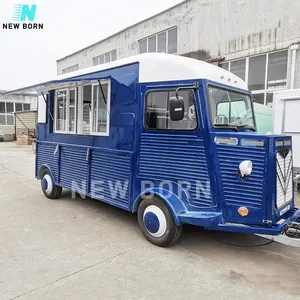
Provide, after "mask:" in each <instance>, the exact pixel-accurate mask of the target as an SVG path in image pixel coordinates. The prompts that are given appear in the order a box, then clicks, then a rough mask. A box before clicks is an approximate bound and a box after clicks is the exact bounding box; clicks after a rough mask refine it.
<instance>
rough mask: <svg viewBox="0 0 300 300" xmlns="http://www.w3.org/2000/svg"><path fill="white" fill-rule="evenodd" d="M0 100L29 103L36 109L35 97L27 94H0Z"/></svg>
mask: <svg viewBox="0 0 300 300" xmlns="http://www.w3.org/2000/svg"><path fill="white" fill-rule="evenodd" d="M0 102H12V103H27V104H31V106H30V107H31V109H37V97H36V96H35V95H29V94H10V95H3V94H0Z"/></svg>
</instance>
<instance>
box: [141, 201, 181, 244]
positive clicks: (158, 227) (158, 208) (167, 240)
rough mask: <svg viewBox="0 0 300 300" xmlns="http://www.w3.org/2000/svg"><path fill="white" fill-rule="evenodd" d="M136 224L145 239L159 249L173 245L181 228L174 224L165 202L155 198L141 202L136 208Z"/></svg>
mask: <svg viewBox="0 0 300 300" xmlns="http://www.w3.org/2000/svg"><path fill="white" fill-rule="evenodd" d="M138 223H139V226H140V229H141V231H142V233H143V235H144V236H145V238H146V239H147V240H148V241H149V242H151V243H152V244H154V245H156V246H160V247H168V246H171V245H172V244H174V243H175V242H176V241H177V240H178V239H179V237H180V235H181V232H182V226H177V225H176V224H175V221H174V218H173V215H172V213H171V212H170V210H169V208H168V207H167V205H166V204H165V202H164V201H163V200H162V199H160V198H158V197H156V196H154V197H152V198H145V199H143V200H142V202H141V203H140V205H139V208H138Z"/></svg>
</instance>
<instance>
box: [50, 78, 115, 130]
mask: <svg viewBox="0 0 300 300" xmlns="http://www.w3.org/2000/svg"><path fill="white" fill-rule="evenodd" d="M110 94H111V84H110V80H102V81H100V82H98V81H97V82H91V83H90V84H86V85H81V86H77V87H76V88H74V87H72V88H65V89H60V90H56V91H55V105H54V109H55V112H54V132H55V133H69V134H81V135H99V136H108V135H109V117H110V116H109V115H110V114H109V111H110V98H111V96H110Z"/></svg>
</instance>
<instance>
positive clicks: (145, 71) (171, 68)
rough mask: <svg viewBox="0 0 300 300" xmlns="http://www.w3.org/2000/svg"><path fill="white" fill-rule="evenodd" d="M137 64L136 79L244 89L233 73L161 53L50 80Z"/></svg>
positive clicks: (240, 80) (131, 58)
mask: <svg viewBox="0 0 300 300" xmlns="http://www.w3.org/2000/svg"><path fill="white" fill-rule="evenodd" d="M135 62H137V63H139V64H140V69H139V82H157V81H172V80H187V79H198V78H200V79H209V80H212V81H216V82H219V83H223V84H226V85H229V86H232V87H235V88H240V89H244V90H245V89H247V84H246V82H245V81H243V80H242V79H241V78H239V77H237V76H236V75H234V74H232V73H230V72H228V71H226V70H224V69H222V68H220V67H218V66H215V65H213V64H210V63H207V62H204V61H201V60H197V59H193V58H188V57H184V56H180V55H174V54H165V53H143V54H139V55H134V56H131V57H127V58H123V59H119V60H115V61H111V62H109V63H105V64H101V65H97V66H94V67H89V68H85V69H81V70H78V71H75V72H72V73H67V74H63V75H59V76H56V77H55V78H53V79H52V80H62V79H67V78H70V77H74V76H79V75H85V74H89V73H94V72H98V71H103V70H108V69H112V68H116V67H119V66H123V65H127V64H131V63H135Z"/></svg>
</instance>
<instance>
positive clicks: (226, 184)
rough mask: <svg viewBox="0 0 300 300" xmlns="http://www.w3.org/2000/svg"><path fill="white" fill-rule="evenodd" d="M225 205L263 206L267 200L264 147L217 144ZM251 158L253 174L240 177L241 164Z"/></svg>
mask: <svg viewBox="0 0 300 300" xmlns="http://www.w3.org/2000/svg"><path fill="white" fill-rule="evenodd" d="M217 153H218V160H219V165H220V172H221V182H222V189H223V194H224V202H225V205H226V204H229V205H237V206H247V207H249V208H250V207H252V208H261V207H262V205H263V201H265V185H266V150H265V149H264V148H254V147H251V148H250V147H240V146H234V147H231V146H221V145H219V146H217ZM243 160H251V161H252V163H253V171H252V173H251V176H249V177H245V179H240V176H239V164H240V163H241V162H242V161H243Z"/></svg>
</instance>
